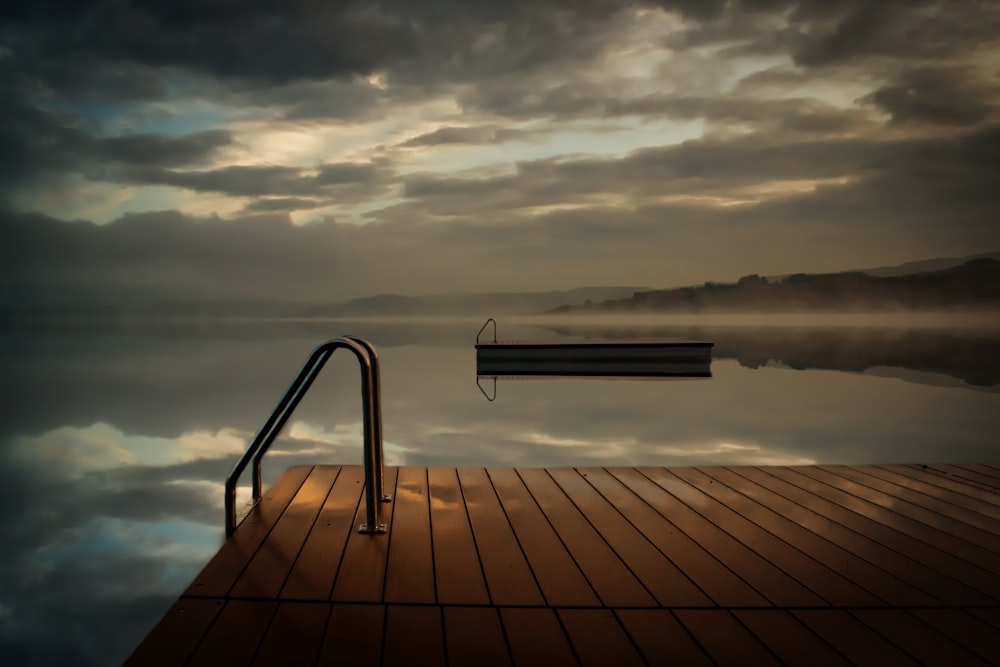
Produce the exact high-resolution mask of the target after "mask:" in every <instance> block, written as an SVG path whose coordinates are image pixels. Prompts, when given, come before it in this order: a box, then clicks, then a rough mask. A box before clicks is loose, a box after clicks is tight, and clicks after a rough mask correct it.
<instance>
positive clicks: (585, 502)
mask: <svg viewBox="0 0 1000 667" xmlns="http://www.w3.org/2000/svg"><path fill="white" fill-rule="evenodd" d="M548 474H549V475H550V476H551V477H552V479H554V480H555V481H556V483H558V484H559V486H560V487H561V488H562V489H563V491H564V492H566V493H567V494H569V496H570V498H571V499H572V501H573V503H575V505H576V507H578V508H579V510H580V511H581V512H582V513H583V514H584V515H585V516H586V517H587V518H588V519H589V520H590V522H591V523H592V524H593V525H594V527H595V528H596V529H597V534H598V536H599V537H603V539H604V540H606V541H607V543H608V544H609V545H610V546H611V548H612V549H614V551H615V552H616V553H617V554H618V556H619V557H620V558H621V560H622V561H624V562H625V564H626V565H627V566H628V567H629V569H630V570H631V571H632V572H633V573H635V576H636V577H638V578H639V581H640V582H642V585H643V586H645V588H646V590H648V591H649V592H651V593H652V594H653V595H654V596H655V598H656V601H657V602H658V603H659V604H660V605H661V606H678V607H710V606H713V605H714V603H713V602H712V600H711V599H710V598H709V597H708V596H707V595H706V594H705V593H704V592H703V591H702V590H701V589H699V588H698V586H697V585H696V584H695V583H693V582H692V581H691V579H690V578H689V577H688V576H687V575H685V574H684V572H683V571H681V570H680V569H679V568H678V567H677V566H676V565H674V563H672V562H671V561H670V560H669V559H667V558H665V557H664V556H663V554H662V553H660V552H659V551H658V550H657V549H656V547H655V546H653V544H652V543H651V542H650V541H649V540H648V539H646V536H644V535H643V534H642V533H640V532H638V531H637V530H636V529H635V527H634V526H632V524H630V523H629V522H628V521H627V520H626V519H625V518H624V517H623V516H622V515H621V514H620V513H618V511H617V510H615V508H614V507H612V506H611V505H610V504H608V502H607V501H606V500H605V499H604V498H603V497H602V496H601V495H600V494H599V493H598V492H597V491H596V490H595V489H594V487H592V486H591V485H590V484H589V483H588V482H587V480H586V479H585V478H584V477H582V476H581V475H580V473H579V472H578V471H576V470H573V469H571V468H553V469H550V470H549V471H548ZM602 597H603V596H602ZM604 599H605V601H606V603H607V598H604ZM608 604H609V606H629V607H639V606H646V605H645V604H636V603H631V604H620V605H619V604H610V603H608Z"/></svg>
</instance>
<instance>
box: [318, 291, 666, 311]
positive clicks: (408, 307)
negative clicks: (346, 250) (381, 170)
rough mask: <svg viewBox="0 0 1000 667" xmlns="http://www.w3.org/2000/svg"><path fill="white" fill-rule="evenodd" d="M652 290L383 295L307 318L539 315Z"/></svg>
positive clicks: (325, 308) (338, 305) (321, 308)
mask: <svg viewBox="0 0 1000 667" xmlns="http://www.w3.org/2000/svg"><path fill="white" fill-rule="evenodd" d="M648 289H649V288H648V287H638V288H637V287H578V288H576V289H571V290H556V291H549V292H492V293H483V294H471V293H470V294H433V295H427V296H402V295H399V294H380V295H377V296H370V297H364V298H360V299H352V300H350V301H344V302H342V303H335V304H329V305H323V306H311V307H308V308H304V309H302V310H300V311H299V313H298V314H299V315H300V316H303V317H431V316H448V315H455V316H458V315H462V316H491V315H493V316H502V315H521V314H528V313H537V312H539V311H544V310H550V309H552V308H555V307H557V306H561V305H563V304H566V303H586V302H588V301H589V302H603V301H608V300H613V299H621V298H623V297H629V296H632V295H633V294H635V293H636V292H637V291H645V290H648Z"/></svg>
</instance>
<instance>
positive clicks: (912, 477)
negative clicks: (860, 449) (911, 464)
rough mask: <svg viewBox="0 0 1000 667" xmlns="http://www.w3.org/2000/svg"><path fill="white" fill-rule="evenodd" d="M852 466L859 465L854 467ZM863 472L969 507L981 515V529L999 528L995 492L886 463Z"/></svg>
mask: <svg viewBox="0 0 1000 667" xmlns="http://www.w3.org/2000/svg"><path fill="white" fill-rule="evenodd" d="M852 469H857V467H856V466H852ZM861 472H863V473H864V474H866V475H871V476H872V477H877V478H879V479H881V480H882V481H884V482H889V483H891V484H896V485H898V486H902V487H905V488H907V489H909V490H911V491H915V492H917V493H919V494H921V495H924V496H927V497H928V498H929V499H931V500H932V501H935V500H940V501H942V502H944V503H947V504H948V505H952V506H954V507H955V508H960V509H962V510H966V513H970V514H972V515H980V516H979V517H976V520H977V521H981V522H982V523H983V525H982V526H981V527H982V528H984V529H985V530H989V531H990V532H993V533H996V532H997V531H998V530H1000V505H994V504H993V503H992V502H991V499H992V498H994V494H992V493H988V492H985V493H977V492H976V490H975V489H973V488H972V487H971V486H970V485H968V484H956V483H954V482H952V481H951V480H948V479H947V478H943V477H940V476H930V475H927V474H926V473H921V472H920V471H919V470H907V471H905V472H904V471H901V470H893V469H891V468H888V467H886V466H867V467H865V469H864V470H862V471H861ZM977 496H978V497H977Z"/></svg>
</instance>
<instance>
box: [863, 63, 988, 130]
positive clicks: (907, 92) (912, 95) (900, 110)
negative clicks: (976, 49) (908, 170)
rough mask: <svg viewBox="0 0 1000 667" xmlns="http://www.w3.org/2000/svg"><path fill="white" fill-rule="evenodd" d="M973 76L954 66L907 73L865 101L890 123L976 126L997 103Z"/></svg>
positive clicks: (986, 118) (984, 86)
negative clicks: (885, 116)
mask: <svg viewBox="0 0 1000 667" xmlns="http://www.w3.org/2000/svg"><path fill="white" fill-rule="evenodd" d="M976 75H977V72H975V71H972V72H970V68H968V67H957V66H953V67H921V68H917V69H912V70H907V71H905V72H903V73H902V74H901V75H899V76H898V77H896V78H895V79H894V80H893V81H892V82H891V83H889V84H887V85H885V86H882V87H881V88H879V89H878V90H876V91H875V92H874V93H872V94H871V95H869V96H868V97H867V98H866V100H867V101H870V102H872V103H874V104H875V105H876V106H878V107H879V108H881V109H882V110H883V111H885V112H886V113H888V114H889V115H890V116H891V117H892V122H893V123H899V124H907V123H931V124H936V125H952V126H958V127H966V126H970V125H977V124H979V123H982V122H983V121H986V120H988V119H990V118H991V116H993V115H994V114H995V113H996V109H997V105H996V103H997V100H995V99H991V97H993V93H994V90H995V89H994V88H993V87H990V86H988V85H984V84H983V83H982V82H980V81H977V79H976ZM977 84H978V85H977Z"/></svg>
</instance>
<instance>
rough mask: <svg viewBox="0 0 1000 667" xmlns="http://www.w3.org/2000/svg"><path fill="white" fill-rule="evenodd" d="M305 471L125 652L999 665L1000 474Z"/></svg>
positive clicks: (212, 658)
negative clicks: (363, 528)
mask: <svg viewBox="0 0 1000 667" xmlns="http://www.w3.org/2000/svg"><path fill="white" fill-rule="evenodd" d="M365 487H366V484H365V472H364V469H363V468H362V467H360V466H326V465H316V466H304V467H295V468H291V469H289V470H288V471H287V472H286V473H285V474H284V475H283V476H282V477H281V478H280V479H279V480H278V481H277V482H276V483H275V484H274V485H273V486H272V487H271V488H270V489H269V490H267V491H266V492H265V493H264V494H263V497H262V498H261V500H260V501H259V502H258V503H257V504H256V505H254V507H253V508H252V509H251V510H250V512H249V514H248V515H247V516H246V517H245V518H244V519H243V521H242V522H241V523H239V525H238V527H236V528H235V530H234V531H233V534H232V536H231V537H230V538H229V539H228V540H226V541H225V542H224V543H223V545H222V547H221V548H220V549H219V551H218V553H217V554H216V555H215V556H214V558H212V560H211V561H210V562H209V563H208V564H207V565H206V566H205V568H204V570H203V571H202V572H201V573H200V574H199V575H198V576H197V577H196V578H195V579H194V581H193V582H192V583H191V584H190V586H188V588H187V590H185V591H184V593H183V595H182V596H181V597H180V599H179V600H178V601H177V602H176V604H174V605H173V607H172V608H170V610H169V611H168V612H167V613H166V615H165V616H164V617H163V619H162V620H161V621H160V623H159V624H158V625H157V626H156V627H155V628H153V629H152V631H151V632H150V633H149V635H148V636H147V637H146V639H145V640H144V641H143V642H142V643H141V644H140V645H139V647H138V648H137V649H136V650H135V652H134V653H133V655H132V656H131V658H130V659H129V661H128V663H127V664H129V665H143V666H147V665H206V664H211V665H250V664H253V665H385V666H395V665H409V666H414V665H450V666H451V667H456V666H459V665H477V666H478V665H545V666H547V667H549V666H553V665H667V664H671V665H673V664H684V665H712V664H716V665H747V664H753V665H780V664H789V665H799V664H809V665H817V666H818V665H846V664H870V665H911V664H928V663H929V664H956V665H958V664H960V665H988V664H1000V465H986V464H962V465H866V466H848V465H829V466H827V465H823V466H791V467H691V468H660V467H642V468H633V467H609V468H451V467H431V468H425V467H410V466H408V467H398V468H397V467H386V468H385V471H384V491H385V493H386V494H387V495H390V496H391V498H392V500H391V502H387V503H385V504H384V505H383V507H382V508H381V509H382V514H381V518H380V520H381V521H383V522H384V523H385V524H386V525H387V532H385V533H382V534H379V533H362V532H359V531H358V525H359V524H360V523H362V522H363V521H364V520H365V517H366V503H365V493H366V491H365Z"/></svg>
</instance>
